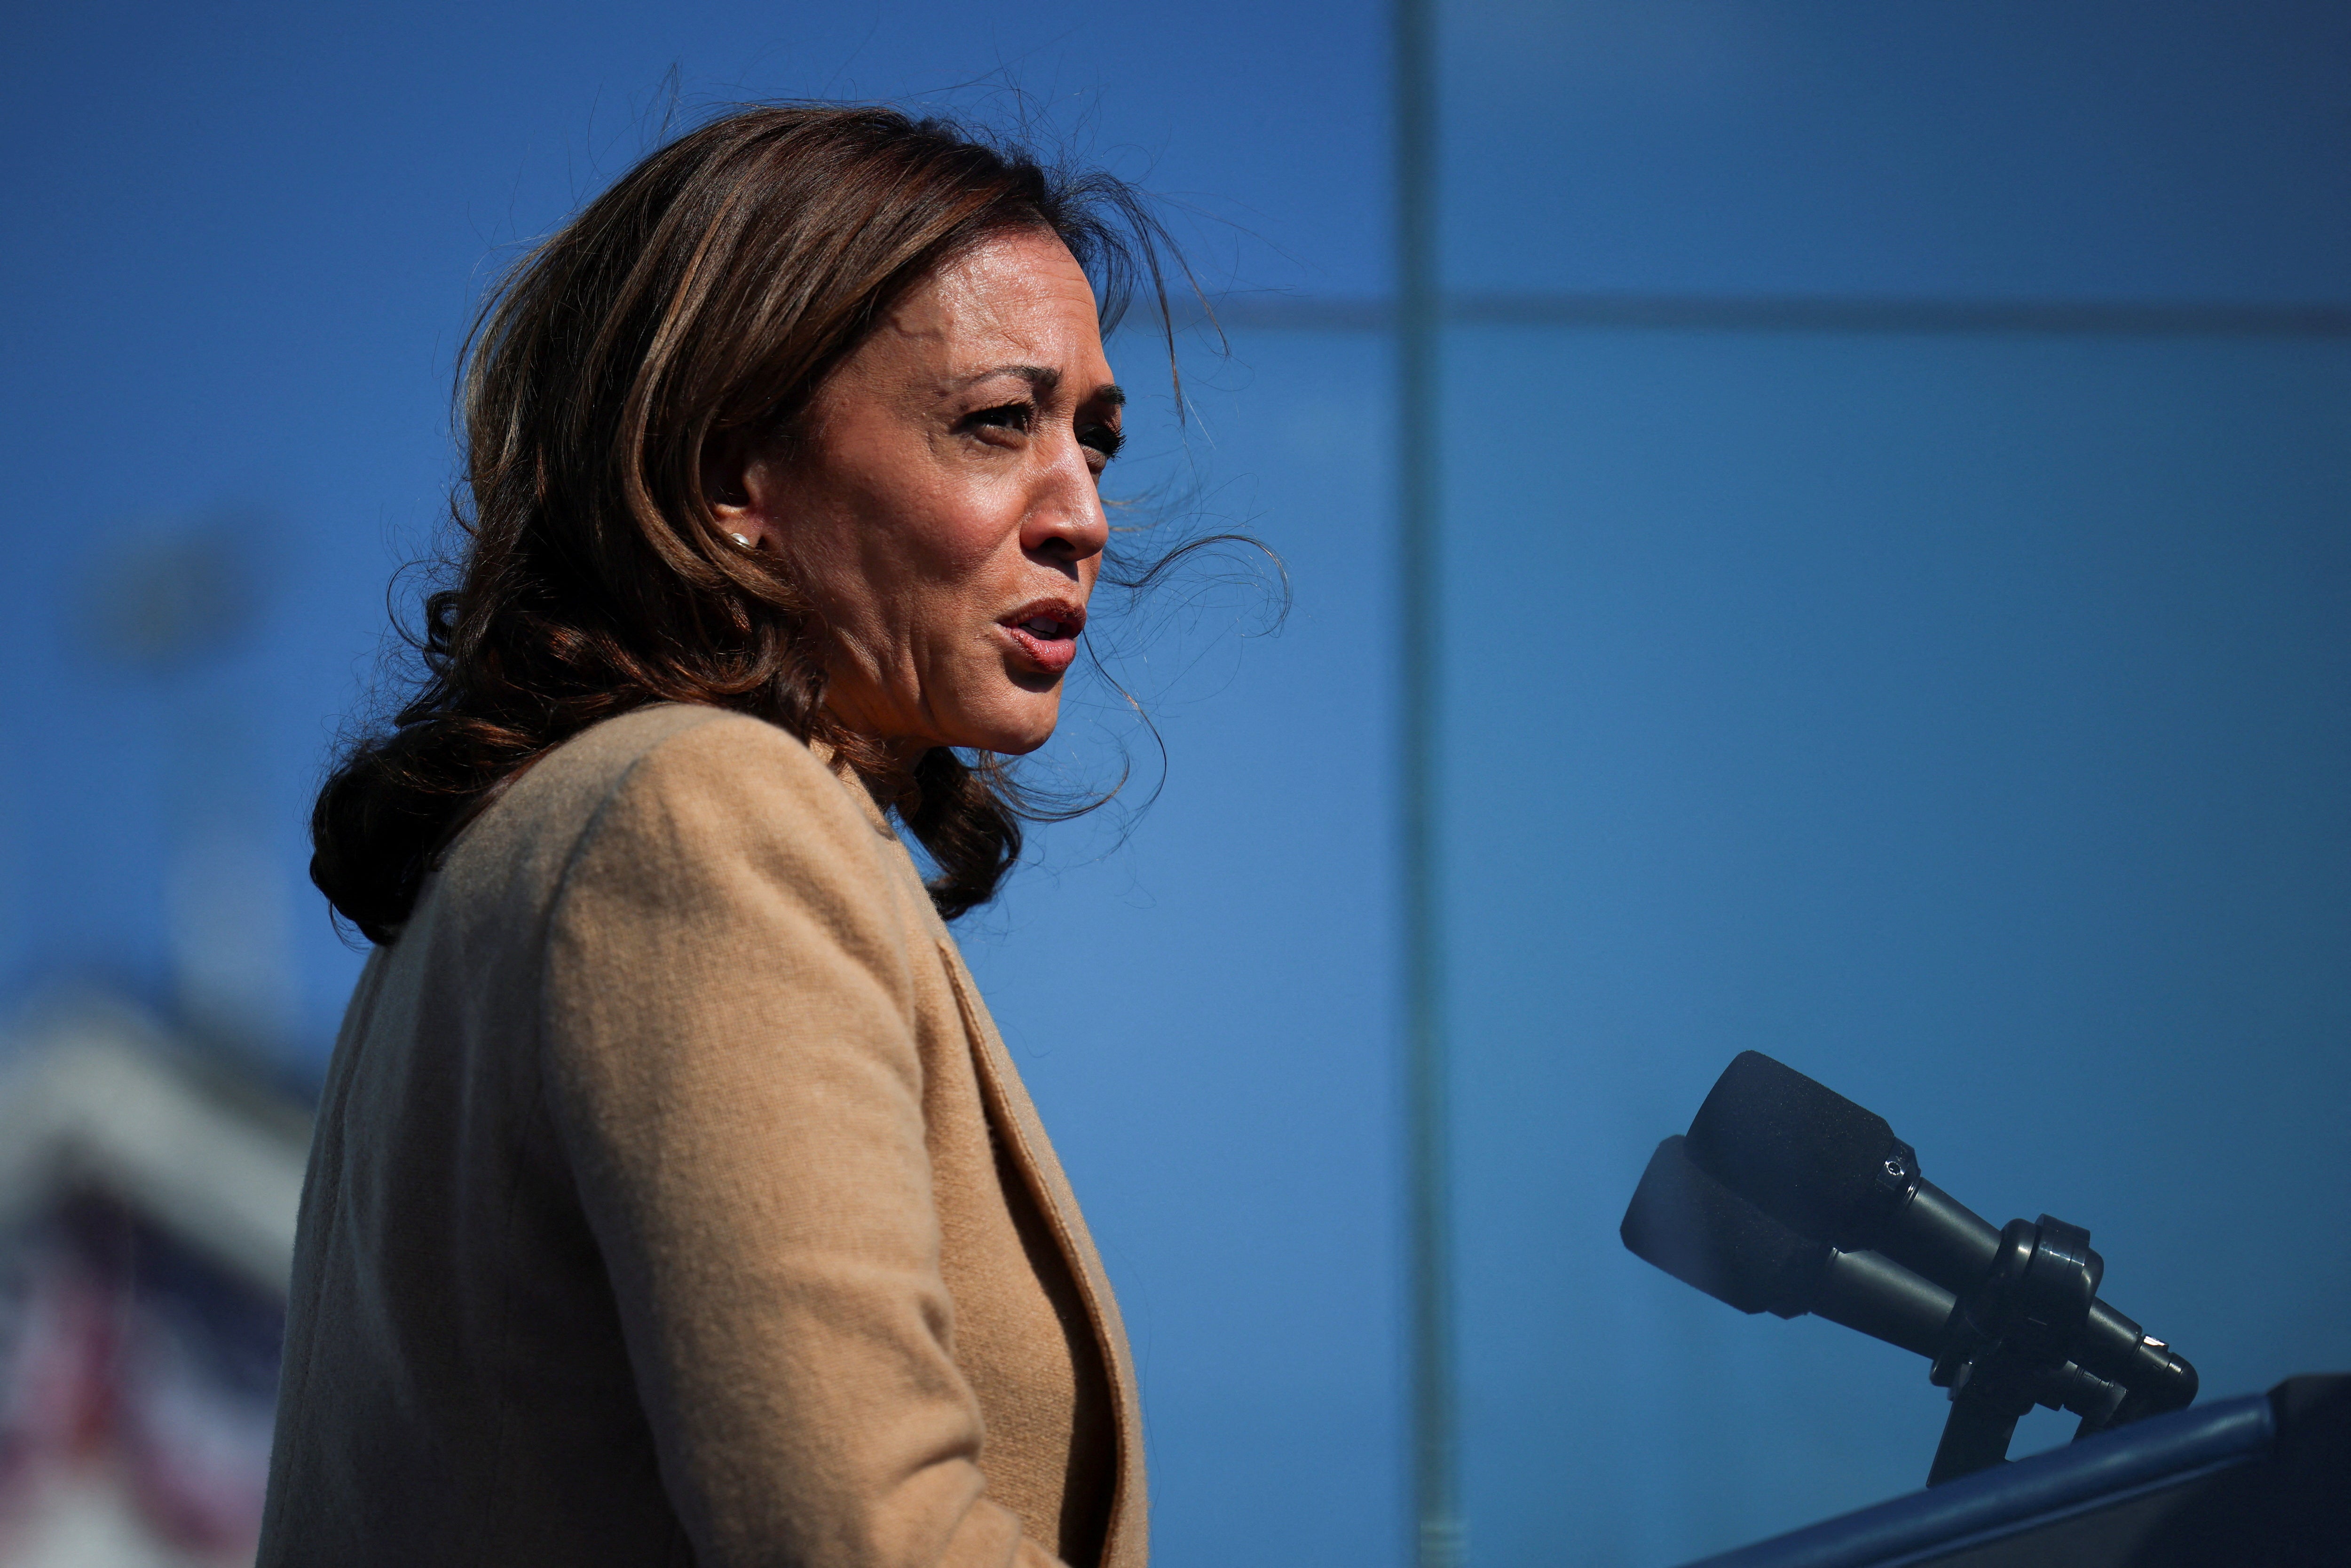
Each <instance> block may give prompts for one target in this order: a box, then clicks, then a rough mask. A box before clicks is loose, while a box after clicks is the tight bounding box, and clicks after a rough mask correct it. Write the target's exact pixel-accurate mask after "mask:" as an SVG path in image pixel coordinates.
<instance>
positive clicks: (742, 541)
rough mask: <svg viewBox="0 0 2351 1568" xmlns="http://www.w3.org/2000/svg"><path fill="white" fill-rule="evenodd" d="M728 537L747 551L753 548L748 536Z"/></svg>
mask: <svg viewBox="0 0 2351 1568" xmlns="http://www.w3.org/2000/svg"><path fill="white" fill-rule="evenodd" d="M726 537H727V538H730V539H733V540H734V541H735V542H736V543H737V544H738V545H741V546H742V547H743V548H744V549H750V548H751V536H750V535H748V534H728V535H727V536H726Z"/></svg>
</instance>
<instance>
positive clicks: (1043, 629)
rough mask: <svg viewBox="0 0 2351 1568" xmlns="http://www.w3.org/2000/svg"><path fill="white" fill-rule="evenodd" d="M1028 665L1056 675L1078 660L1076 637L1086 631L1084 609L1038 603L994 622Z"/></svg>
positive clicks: (1057, 602) (1055, 602) (1051, 602)
mask: <svg viewBox="0 0 2351 1568" xmlns="http://www.w3.org/2000/svg"><path fill="white" fill-rule="evenodd" d="M997 624H998V626H1001V627H1002V628H1003V629H1004V633H1005V635H1006V636H1007V637H1008V638H1010V639H1011V641H1012V645H1013V646H1014V647H1015V648H1018V649H1019V651H1020V652H1021V653H1022V654H1024V655H1026V657H1027V658H1028V660H1029V663H1030V664H1036V665H1038V666H1040V668H1042V669H1044V670H1046V671H1048V672H1050V673H1051V674H1060V673H1061V672H1062V671H1063V670H1066V669H1068V668H1069V667H1070V665H1071V663H1073V662H1074V661H1075V660H1076V658H1077V656H1078V633H1079V632H1082V631H1084V630H1085V629H1086V608H1085V606H1084V605H1082V604H1071V603H1070V602H1069V601H1066V600H1060V599H1040V600H1038V601H1035V602H1034V603H1030V604H1024V605H1022V606H1021V607H1020V608H1019V609H1018V610H1016V611H1014V612H1012V613H1011V614H1009V615H1008V616H1006V617H1004V619H1002V620H1001V621H998V622H997Z"/></svg>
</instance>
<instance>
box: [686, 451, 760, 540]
mask: <svg viewBox="0 0 2351 1568" xmlns="http://www.w3.org/2000/svg"><path fill="white" fill-rule="evenodd" d="M773 474H774V470H773V467H772V466H771V465H769V464H768V461H767V460H766V458H765V457H764V456H763V455H760V454H759V453H758V449H757V448H756V447H755V446H754V444H752V442H751V441H750V440H749V438H748V433H747V432H746V431H745V430H743V429H742V428H741V427H739V426H738V427H737V428H736V429H733V430H722V431H718V432H716V433H714V434H712V435H711V437H710V438H709V439H708V440H707V441H705V442H704V443H703V444H702V497H703V499H704V500H705V501H707V502H708V503H709V504H710V514H711V517H712V518H713V519H714V520H715V521H716V523H717V524H718V527H719V528H720V529H721V530H722V531H723V532H725V533H726V535H727V537H728V538H732V539H733V540H734V541H735V542H736V543H737V544H738V545H741V546H742V547H743V548H744V549H758V548H759V547H760V546H761V545H762V544H763V543H765V542H766V540H767V536H768V528H769V525H770V518H769V517H768V506H767V505H766V503H767V502H768V500H769V499H770V497H768V496H767V495H765V494H764V492H766V491H767V490H768V489H769V488H770V487H771V486H772V482H773Z"/></svg>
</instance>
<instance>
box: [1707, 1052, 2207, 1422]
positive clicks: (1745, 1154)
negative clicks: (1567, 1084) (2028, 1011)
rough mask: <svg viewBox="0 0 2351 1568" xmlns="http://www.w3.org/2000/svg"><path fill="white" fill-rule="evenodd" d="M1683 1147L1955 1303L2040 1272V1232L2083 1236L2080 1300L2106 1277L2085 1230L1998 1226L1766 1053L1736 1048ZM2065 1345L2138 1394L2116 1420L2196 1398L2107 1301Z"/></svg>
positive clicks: (1908, 1152) (2168, 1357) (1788, 1219)
mask: <svg viewBox="0 0 2351 1568" xmlns="http://www.w3.org/2000/svg"><path fill="white" fill-rule="evenodd" d="M1687 1150H1688V1158H1689V1159H1690V1160H1691V1161H1692V1162H1693V1163H1695V1164H1696V1165H1698V1166H1700V1167H1702V1168H1703V1169H1704V1170H1705V1171H1706V1172H1707V1173H1708V1175H1710V1176H1713V1177H1715V1178H1716V1179H1717V1180H1718V1181H1719V1182H1720V1183H1722V1184H1723V1185H1724V1186H1727V1187H1728V1188H1729V1189H1730V1190H1731V1191H1732V1192H1733V1193H1735V1194H1737V1195H1739V1196H1740V1197H1745V1198H1746V1199H1748V1200H1749V1201H1750V1202H1751V1203H1752V1204H1753V1205H1754V1206H1755V1207H1757V1208H1759V1209H1761V1211H1763V1213H1765V1214H1766V1215H1768V1216H1770V1217H1771V1218H1773V1219H1776V1220H1778V1221H1779V1222H1780V1223H1782V1225H1785V1226H1787V1227H1788V1228H1790V1229H1792V1230H1794V1231H1796V1232H1798V1233H1800V1234H1801V1235H1802V1236H1806V1237H1811V1238H1813V1239H1815V1240H1816V1241H1820V1242H1823V1243H1825V1244H1826V1245H1828V1246H1829V1247H1831V1248H1834V1249H1838V1250H1841V1251H1844V1252H1847V1253H1858V1252H1864V1251H1875V1252H1878V1253H1882V1254H1883V1255H1885V1256H1886V1258H1888V1259H1890V1260H1893V1261H1894V1262H1896V1263H1897V1264H1899V1265H1901V1266H1902V1267H1904V1268H1906V1269H1908V1270H1912V1271H1913V1272H1915V1273H1917V1274H1919V1275H1922V1276H1924V1277H1925V1278H1926V1279H1927V1280H1928V1281H1933V1282H1934V1283H1935V1284H1937V1285H1939V1286H1941V1287H1942V1288H1943V1289H1945V1290H1946V1291H1950V1292H1952V1293H1953V1294H1954V1295H1955V1296H1959V1297H1963V1298H1964V1297H1972V1296H1974V1295H1975V1294H1976V1293H1977V1292H1978V1291H1981V1290H1983V1289H1984V1288H1985V1287H1986V1286H1987V1283H1988V1282H1991V1281H1996V1280H2006V1279H2010V1278H2024V1277H2027V1276H2028V1275H2030V1274H2032V1271H2033V1270H2035V1269H2036V1267H2037V1268H2039V1269H2041V1270H2043V1271H2044V1272H2045V1271H2046V1270H2047V1269H2048V1268H2049V1267H2050V1266H2051V1261H2044V1260H2041V1259H2040V1256H2039V1255H2040V1253H2041V1251H2042V1250H2043V1247H2042V1240H2043V1232H2044V1231H2045V1232H2047V1235H2048V1239H2049V1246H2048V1248H2047V1250H2048V1251H2049V1253H2050V1260H2054V1261H2063V1260H2064V1250H2063V1249H2065V1248H2066V1247H2067V1246H2068V1245H2069V1243H2067V1242H2066V1241H2064V1240H2063V1239H2061V1236H2062V1233H2065V1232H2070V1233H2072V1234H2073V1235H2074V1236H2079V1237H2081V1246H2080V1253H2081V1256H2080V1257H2079V1258H2078V1259H2076V1260H2073V1266H2074V1267H2075V1268H2077V1269H2079V1270H2085V1271H2086V1274H2087V1285H2088V1290H2087V1291H2085V1294H2094V1293H2095V1291H2096V1289H2097V1287H2098V1283H2099V1281H2100V1280H2101V1279H2102V1278H2103V1276H2104V1274H2105V1260H2103V1259H2101V1258H2100V1257H2099V1256H2098V1255H2097V1254H2096V1253H2095V1251H2091V1250H2089V1249H2088V1247H2087V1237H2086V1235H2085V1234H2084V1233H2081V1232H2079V1231H2075V1230H2074V1228H2072V1227H2067V1226H2062V1225H2060V1224H2059V1222H2056V1221H2053V1220H2050V1219H2049V1218H2048V1217H2047V1216H2046V1215H2044V1216H2043V1217H2042V1219H2043V1224H2042V1226H2040V1227H2034V1226H2032V1225H2029V1224H2027V1223H2026V1222H2025V1221H2023V1220H2018V1221H2015V1222H2014V1223H2012V1224H2011V1225H2010V1226H2009V1227H2008V1228H2007V1229H2005V1230H2000V1229H1995V1228H1992V1226H1991V1225H1990V1224H1988V1223H1987V1222H1986V1221H1984V1220H1983V1219H1982V1218H1980V1217H1978V1216H1977V1215H1976V1214H1974V1213H1973V1212H1972V1211H1970V1209H1969V1208H1967V1207H1966V1206H1964V1205H1962V1204H1960V1203H1959V1201H1957V1200H1956V1199H1954V1198H1953V1197H1951V1196H1950V1195H1949V1194H1948V1193H1946V1192H1944V1191H1943V1190H1942V1189H1941V1188H1939V1187H1938V1186H1935V1184H1934V1183H1932V1182H1930V1181H1928V1180H1926V1179H1925V1178H1924V1177H1923V1176H1920V1175H1919V1174H1918V1156H1917V1152H1916V1151H1914V1150H1913V1149H1912V1148H1911V1147H1910V1145H1907V1144H1906V1143H1904V1142H1903V1141H1902V1140H1901V1139H1899V1138H1897V1137H1896V1136H1895V1135H1894V1129H1893V1128H1892V1127H1891V1126H1890V1125H1888V1124H1887V1123H1886V1119H1885V1118H1884V1117H1883V1116H1879V1115H1876V1114H1875V1113H1871V1112H1869V1111H1865V1110H1864V1109H1863V1108H1862V1107H1860V1106H1859V1105H1856V1104H1855V1103H1853V1102H1852V1101H1850V1100H1848V1099H1846V1098H1845V1097H1844V1095H1842V1094H1839V1093H1837V1092H1835V1091H1834V1090H1832V1089H1829V1088H1826V1087H1824V1086H1823V1085H1822V1084H1820V1083H1816V1082H1813V1080H1812V1079H1810V1078H1807V1077H1805V1076H1804V1075H1803V1074H1802V1073H1801V1072H1798V1071H1796V1070H1795V1069H1793V1068H1792V1067H1787V1066H1783V1065H1782V1064H1781V1063H1780V1062H1777V1061H1772V1060H1771V1058H1770V1057H1768V1056H1765V1055H1763V1054H1762V1053H1761V1052H1760V1051H1741V1052H1740V1054H1739V1056H1738V1058H1737V1060H1735V1061H1732V1062H1731V1064H1730V1065H1729V1067H1728V1068H1726V1069H1724V1071H1723V1074H1722V1076H1721V1077H1720V1078H1719V1079H1718V1080H1717V1081H1716V1082H1715V1085H1714V1089H1713V1091H1712V1092H1710V1093H1708V1095H1707V1097H1706V1103H1705V1104H1703V1105H1701V1106H1699V1107H1698V1115H1697V1117H1696V1118H1695V1119H1693V1120H1692V1121H1691V1123H1690V1128H1689V1134H1688V1140H1687ZM2052 1227H2054V1228H2053V1229H2052ZM2076 1305H2077V1306H2078V1305H2079V1298H2076ZM2070 1337H2071V1340H2072V1343H2071V1344H2070V1345H2069V1346H2068V1350H2069V1352H2070V1354H2071V1355H2072V1357H2073V1358H2074V1359H2075V1360H2077V1361H2078V1362H2079V1363H2080V1364H2082V1365H2083V1366H2084V1367H2085V1368H2087V1369H2088V1370H2089V1371H2090V1372H2092V1373H2095V1375H2098V1376H2100V1377H2102V1378H2105V1379H2108V1380H2110V1381H2112V1382H2115V1383H2118V1384H2120V1385H2123V1386H2124V1387H2125V1388H2126V1389H2128V1390H2129V1391H2130V1398H2129V1399H2128V1400H2127V1401H2126V1405H2125V1407H2124V1409H2123V1411H2122V1412H2120V1413H2119V1416H2118V1418H2119V1419H2125V1420H2127V1419H2134V1418H2136V1417H2137V1416H2142V1415H2153V1414H2156V1413H2157V1412H2159V1411H2164V1410H2176V1409H2180V1408H2183V1407H2185V1406H2187V1405H2188V1404H2189V1403H2190V1402H2191V1401H2193V1400H2194V1399H2195V1397H2196V1369H2195V1368H2194V1367H2192V1366H2190V1365H2189V1364H2188V1363H2187V1362H2186V1361H2184V1360H2182V1359H2181V1358H2180V1357H2179V1356H2178V1355H2175V1354H2172V1353H2171V1351H2170V1349H2169V1347H2168V1346H2167V1345H2165V1344H2164V1343H2163V1342H2162V1341H2160V1340H2158V1339H2155V1338H2153V1337H2151V1336H2150V1335H2148V1334H2147V1333H2145V1332H2144V1331H2143V1330H2142V1329H2140V1327H2139V1325H2138V1324H2137V1323H2135V1322H2132V1321H2131V1320H2130V1319H2128V1318H2126V1317H2125V1316H2123V1315H2122V1313H2120V1312H2116V1311H2115V1310H2114V1309H2113V1308H2112V1307H2109V1306H2108V1305H2106V1303H2105V1302H2104V1301H2096V1300H2092V1301H2089V1303H2088V1307H2087V1316H2086V1319H2085V1320H2083V1321H2082V1322H2081V1326H2080V1327H2079V1329H2078V1330H2075V1331H2074V1333H2072V1335H2071V1336H2070Z"/></svg>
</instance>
